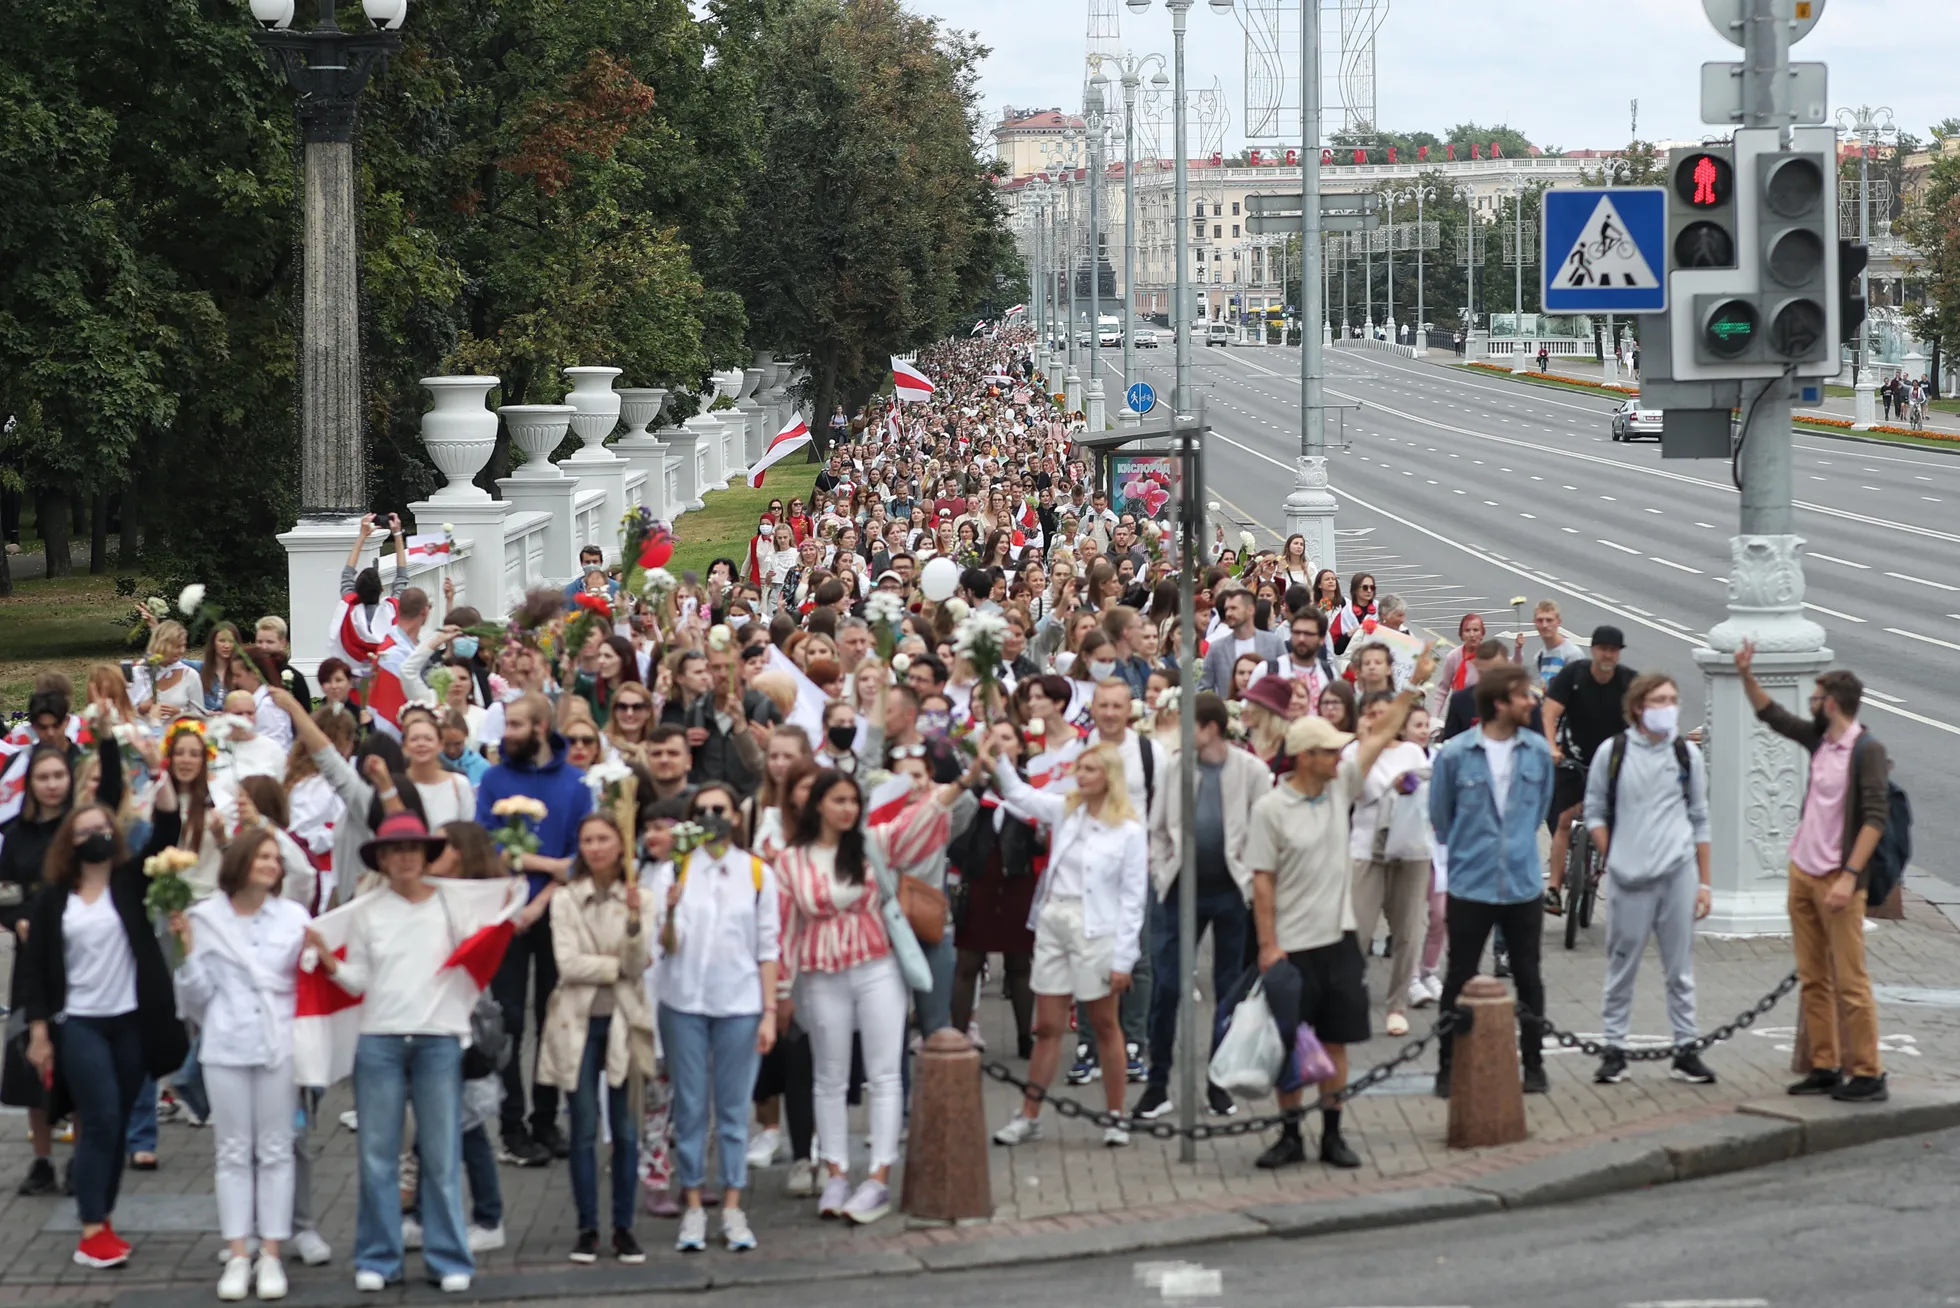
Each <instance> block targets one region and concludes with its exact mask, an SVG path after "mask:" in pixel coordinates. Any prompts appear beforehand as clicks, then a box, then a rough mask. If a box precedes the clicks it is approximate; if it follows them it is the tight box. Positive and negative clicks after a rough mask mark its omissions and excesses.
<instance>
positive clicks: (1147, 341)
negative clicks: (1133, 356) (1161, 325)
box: [1130, 327, 1157, 350]
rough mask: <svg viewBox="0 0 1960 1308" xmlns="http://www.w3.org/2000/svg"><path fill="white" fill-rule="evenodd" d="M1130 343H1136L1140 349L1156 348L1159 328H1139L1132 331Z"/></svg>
mask: <svg viewBox="0 0 1960 1308" xmlns="http://www.w3.org/2000/svg"><path fill="white" fill-rule="evenodd" d="M1130 343H1131V344H1133V345H1135V346H1136V347H1137V348H1138V349H1139V350H1154V349H1156V348H1157V329H1156V328H1155V327H1139V328H1137V329H1136V330H1135V331H1133V332H1131V333H1130Z"/></svg>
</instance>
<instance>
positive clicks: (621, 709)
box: [613, 699, 652, 713]
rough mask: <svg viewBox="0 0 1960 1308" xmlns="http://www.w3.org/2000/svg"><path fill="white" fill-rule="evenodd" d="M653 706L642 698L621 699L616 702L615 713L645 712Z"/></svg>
mask: <svg viewBox="0 0 1960 1308" xmlns="http://www.w3.org/2000/svg"><path fill="white" fill-rule="evenodd" d="M651 707H652V705H650V704H646V703H643V702H642V701H640V700H637V699H623V700H620V701H619V702H618V703H616V704H614V705H613V712H615V713H644V712H646V711H647V710H648V709H649V708H651Z"/></svg>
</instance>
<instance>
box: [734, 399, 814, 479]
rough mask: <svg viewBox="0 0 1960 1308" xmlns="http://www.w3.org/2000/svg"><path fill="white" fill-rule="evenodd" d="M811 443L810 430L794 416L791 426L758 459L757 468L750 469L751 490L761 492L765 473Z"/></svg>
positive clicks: (777, 435) (771, 442)
mask: <svg viewBox="0 0 1960 1308" xmlns="http://www.w3.org/2000/svg"><path fill="white" fill-rule="evenodd" d="M809 443H810V429H809V428H808V427H806V426H804V425H803V419H801V418H798V417H794V416H792V417H791V418H790V420H789V425H788V426H787V427H784V428H783V429H782V430H781V431H779V432H777V433H776V435H775V439H773V440H771V441H770V442H769V448H768V449H766V450H764V451H763V452H762V457H761V458H759V459H757V460H756V461H755V466H754V467H752V468H750V469H749V471H748V483H749V486H750V488H751V489H754V490H761V489H762V474H763V473H765V472H767V471H769V469H770V468H771V467H773V466H775V465H776V464H778V463H780V462H782V460H783V459H784V458H786V457H788V456H789V455H791V454H794V453H796V451H798V450H800V449H802V448H803V447H804V446H805V445H808V444H809Z"/></svg>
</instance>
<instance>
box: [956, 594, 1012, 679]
mask: <svg viewBox="0 0 1960 1308" xmlns="http://www.w3.org/2000/svg"><path fill="white" fill-rule="evenodd" d="M1006 640H1007V619H1005V618H1003V617H1001V616H1000V614H998V613H983V612H973V613H969V614H967V615H966V616H965V617H964V618H962V619H960V624H959V626H957V627H955V628H953V653H955V654H956V655H958V656H959V657H961V658H963V659H965V660H966V661H967V666H969V667H971V668H972V669H973V675H974V676H975V677H976V678H978V679H979V682H980V687H981V690H982V691H983V692H984V691H985V690H987V689H989V688H990V687H992V686H995V685H997V684H998V683H999V681H1000V664H1001V647H1002V645H1004V644H1005V643H1006Z"/></svg>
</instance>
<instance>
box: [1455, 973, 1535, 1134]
mask: <svg viewBox="0 0 1960 1308" xmlns="http://www.w3.org/2000/svg"><path fill="white" fill-rule="evenodd" d="M1456 1004H1457V1007H1458V1008H1460V1009H1462V1010H1463V1011H1465V1012H1466V1013H1468V1014H1469V1015H1470V1030H1469V1031H1467V1032H1462V1033H1459V1034H1457V1035H1456V1036H1455V1037H1453V1039H1452V1041H1451V1053H1452V1058H1451V1062H1450V1131H1449V1146H1450V1148H1452V1149H1480V1148H1482V1147H1484V1146H1486V1145H1501V1144H1514V1143H1516V1142H1517V1141H1519V1140H1522V1139H1524V1138H1525V1136H1526V1134H1527V1132H1526V1130H1525V1124H1524V1085H1523V1082H1522V1081H1521V1079H1520V1077H1519V1072H1518V1018H1517V1005H1516V1003H1515V1002H1514V1001H1513V1000H1512V998H1511V987H1509V986H1507V985H1505V984H1504V983H1503V982H1502V981H1499V980H1497V979H1496V978H1495V977H1488V976H1478V977H1472V978H1471V979H1470V980H1469V981H1468V982H1467V983H1466V984H1465V985H1464V987H1463V992H1462V993H1461V994H1460V995H1458V996H1457V1000H1456Z"/></svg>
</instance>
